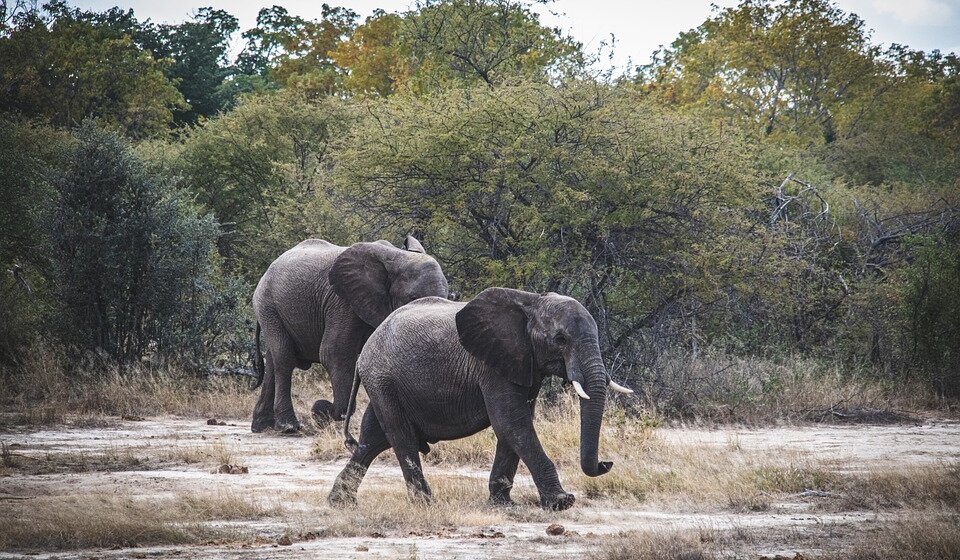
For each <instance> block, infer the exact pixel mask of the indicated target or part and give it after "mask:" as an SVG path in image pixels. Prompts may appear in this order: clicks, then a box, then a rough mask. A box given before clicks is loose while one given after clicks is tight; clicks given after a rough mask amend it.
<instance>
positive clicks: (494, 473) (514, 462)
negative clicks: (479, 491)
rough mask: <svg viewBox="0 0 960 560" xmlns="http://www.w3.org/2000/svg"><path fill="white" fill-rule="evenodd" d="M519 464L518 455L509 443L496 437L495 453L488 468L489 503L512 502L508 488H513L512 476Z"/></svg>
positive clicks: (504, 503) (509, 503)
mask: <svg viewBox="0 0 960 560" xmlns="http://www.w3.org/2000/svg"><path fill="white" fill-rule="evenodd" d="M519 464H520V456H519V455H517V453H516V452H515V451H514V450H513V448H512V447H510V445H509V444H507V443H506V442H505V441H503V440H501V439H499V438H497V453H496V455H494V457H493V468H492V469H490V503H493V504H497V505H511V504H513V500H511V499H510V490H511V489H513V478H514V477H515V476H516V475H517V466H518V465H519Z"/></svg>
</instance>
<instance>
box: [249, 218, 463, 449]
mask: <svg viewBox="0 0 960 560" xmlns="http://www.w3.org/2000/svg"><path fill="white" fill-rule="evenodd" d="M447 295H448V286H447V280H446V278H445V277H444V276H443V272H442V271H441V270H440V265H439V264H437V261H436V260H434V259H433V258H432V257H430V256H428V255H427V254H426V253H425V251H424V249H423V246H422V245H421V244H420V242H419V241H417V240H416V239H415V238H414V237H412V236H408V237H407V240H406V243H405V244H404V248H403V249H399V248H397V247H394V246H393V245H392V244H391V243H390V242H388V241H377V242H375V243H356V244H354V245H352V246H350V247H349V248H346V247H339V246H337V245H334V244H332V243H328V242H327V241H323V240H321V239H308V240H306V241H303V242H302V243H300V244H298V245H297V246H296V247H294V248H292V249H290V250H289V251H287V252H285V253H284V254H282V255H280V257H279V258H277V260H275V261H273V264H271V265H270V267H269V268H268V269H267V271H266V272H265V273H264V275H263V277H262V278H261V279H260V283H259V284H257V289H256V290H255V291H254V294H253V310H254V313H255V315H256V318H257V332H256V339H257V346H256V349H257V355H256V364H255V366H256V370H257V374H258V381H257V386H260V385H261V383H262V384H263V388H262V389H261V391H260V397H259V399H258V400H257V404H256V407H255V408H254V410H253V423H252V426H251V428H252V430H253V431H254V432H261V431H263V430H266V429H270V428H274V429H276V430H277V431H280V432H287V433H289V432H296V431H297V430H299V428H300V423H299V422H298V420H297V416H296V413H295V412H294V410H293V401H292V399H291V396H290V382H291V377H292V375H293V369H294V368H295V367H296V368H300V369H307V368H309V367H310V365H311V364H313V363H317V362H319V363H320V364H323V366H324V367H325V368H326V370H327V372H328V373H329V375H330V384H331V385H332V386H333V402H332V403H331V402H329V401H326V400H318V401H317V402H315V403H314V405H313V415H314V417H315V418H316V419H317V421H318V422H321V423H324V422H329V421H331V420H339V419H341V418H342V417H343V414H344V412H346V407H347V400H348V397H349V395H350V386H351V382H352V380H353V376H354V369H355V367H356V363H357V355H358V354H360V349H361V348H363V344H364V342H366V340H367V337H369V336H370V333H372V332H373V329H374V328H376V326H377V325H379V324H380V323H381V322H382V321H383V320H384V318H386V316H387V315H389V314H390V312H391V311H393V310H394V309H396V308H398V307H400V306H402V305H404V304H406V303H409V302H411V301H413V300H415V299H417V298H421V297H424V296H438V297H444V298H445V297H447ZM261 334H262V335H263V348H262V349H261V344H260V337H261Z"/></svg>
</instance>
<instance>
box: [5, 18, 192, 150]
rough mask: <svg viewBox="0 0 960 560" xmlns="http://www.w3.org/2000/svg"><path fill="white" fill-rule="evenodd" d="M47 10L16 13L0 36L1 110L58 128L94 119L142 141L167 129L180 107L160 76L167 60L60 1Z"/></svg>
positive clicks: (170, 85)
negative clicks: (154, 55) (40, 118)
mask: <svg viewBox="0 0 960 560" xmlns="http://www.w3.org/2000/svg"><path fill="white" fill-rule="evenodd" d="M45 9H46V10H47V11H46V12H35V11H26V12H21V13H19V14H18V15H16V16H15V17H14V19H13V22H12V25H10V26H9V27H8V28H7V29H5V30H4V32H3V33H0V91H2V92H3V95H0V110H3V111H11V112H16V113H19V114H22V115H25V116H28V117H42V118H44V119H47V120H49V122H51V123H53V124H55V125H59V126H71V125H76V124H78V123H79V122H80V121H81V120H82V119H84V118H87V117H94V118H97V119H100V120H101V121H102V122H104V123H105V124H107V125H109V126H114V127H117V128H119V129H120V130H123V131H124V133H125V134H127V135H128V136H130V137H133V138H143V137H147V136H151V135H155V134H157V133H160V132H163V131H165V130H166V128H167V125H168V124H169V123H170V122H171V121H172V119H173V111H174V110H177V109H182V108H186V106H187V105H186V103H185V102H184V100H183V96H182V95H180V93H179V92H178V91H177V89H176V87H175V86H174V84H173V83H172V82H171V81H170V80H169V79H168V78H167V77H166V76H165V74H164V70H165V67H166V65H168V64H169V61H164V60H157V59H155V58H153V56H151V54H150V53H149V52H146V51H143V50H141V49H140V48H139V47H138V46H137V45H136V43H135V41H134V39H133V37H132V36H131V35H129V34H125V33H118V31H117V27H116V26H112V25H109V24H104V23H101V21H100V20H102V19H103V18H100V17H96V15H95V14H90V13H89V12H80V11H79V10H70V9H68V8H67V7H66V5H64V4H60V3H53V4H49V5H47V6H45ZM106 15H111V13H108V14H106ZM112 15H114V16H115V15H117V13H115V12H113V13H112ZM114 19H115V18H114Z"/></svg>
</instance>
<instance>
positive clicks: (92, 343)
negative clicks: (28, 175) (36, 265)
mask: <svg viewBox="0 0 960 560" xmlns="http://www.w3.org/2000/svg"><path fill="white" fill-rule="evenodd" d="M77 142H78V145H77V146H76V148H75V149H74V150H72V152H71V153H70V155H69V163H68V165H67V169H66V173H65V174H64V176H63V177H62V178H61V179H60V180H59V181H57V182H56V191H57V198H56V202H55V204H54V207H53V209H52V216H51V220H50V223H51V227H52V232H51V239H52V250H51V253H50V257H51V261H52V280H53V281H52V286H53V289H54V293H55V297H56V301H57V303H58V305H59V308H60V309H61V310H62V311H61V315H60V316H58V317H57V320H56V323H55V324H56V325H57V329H56V330H57V331H58V332H59V334H60V336H61V337H62V338H63V340H64V341H65V342H67V343H68V344H69V345H70V346H72V347H74V348H76V349H78V350H81V351H86V352H97V353H101V354H103V355H105V356H107V357H109V358H110V359H112V360H116V361H119V362H121V363H131V362H135V361H138V360H140V359H143V358H144V357H147V356H150V357H153V358H156V359H173V360H176V361H180V362H187V363H194V364H198V363H202V362H204V361H207V360H209V359H212V358H214V357H216V356H217V355H218V354H219V352H220V351H222V350H223V345H222V344H221V343H223V342H226V341H225V340H224V339H228V338H229V336H230V335H231V334H232V333H234V332H236V329H235V328H234V327H235V326H236V322H237V317H238V316H239V315H238V309H239V301H238V298H239V296H240V293H241V290H242V285H241V284H239V283H238V282H237V281H236V280H235V279H233V278H231V277H229V276H225V275H223V274H222V272H221V271H220V270H219V267H218V265H217V262H216V259H215V258H214V254H215V253H214V251H215V242H216V239H217V238H218V236H219V235H220V230H219V226H218V224H217V222H216V221H215V220H214V219H213V218H212V217H211V216H198V215H197V214H196V213H195V210H194V208H193V207H192V206H191V204H190V203H189V202H188V201H187V200H186V199H185V198H184V196H183V195H182V193H181V192H180V191H178V190H177V189H176V188H175V187H174V185H173V183H172V182H171V181H170V180H169V179H167V178H165V177H162V176H157V175H155V174H152V173H150V172H148V171H147V169H146V168H145V167H144V166H143V164H142V163H141V162H140V161H139V160H138V159H137V158H136V157H135V156H134V155H133V153H132V151H131V149H130V146H129V145H128V144H126V143H125V142H124V141H123V140H121V139H120V138H119V137H118V136H116V135H114V134H112V133H108V132H104V131H102V130H99V129H97V128H96V127H95V126H94V125H93V124H92V123H91V122H89V121H87V122H86V123H85V124H84V125H83V126H82V127H81V128H80V129H79V130H78V131H77Z"/></svg>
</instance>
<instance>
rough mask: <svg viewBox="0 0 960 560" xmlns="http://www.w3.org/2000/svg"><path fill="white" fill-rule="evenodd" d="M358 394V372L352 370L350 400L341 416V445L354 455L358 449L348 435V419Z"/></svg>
mask: <svg viewBox="0 0 960 560" xmlns="http://www.w3.org/2000/svg"><path fill="white" fill-rule="evenodd" d="M359 392H360V370H359V369H354V370H353V387H352V388H351V389H350V400H349V401H347V412H346V414H344V415H343V445H345V446H346V448H347V449H348V450H350V452H351V453H356V451H357V449H358V448H359V447H360V444H358V443H357V440H355V439H353V436H352V435H351V434H350V417H351V416H353V411H354V410H355V409H356V408H357V393H359Z"/></svg>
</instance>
